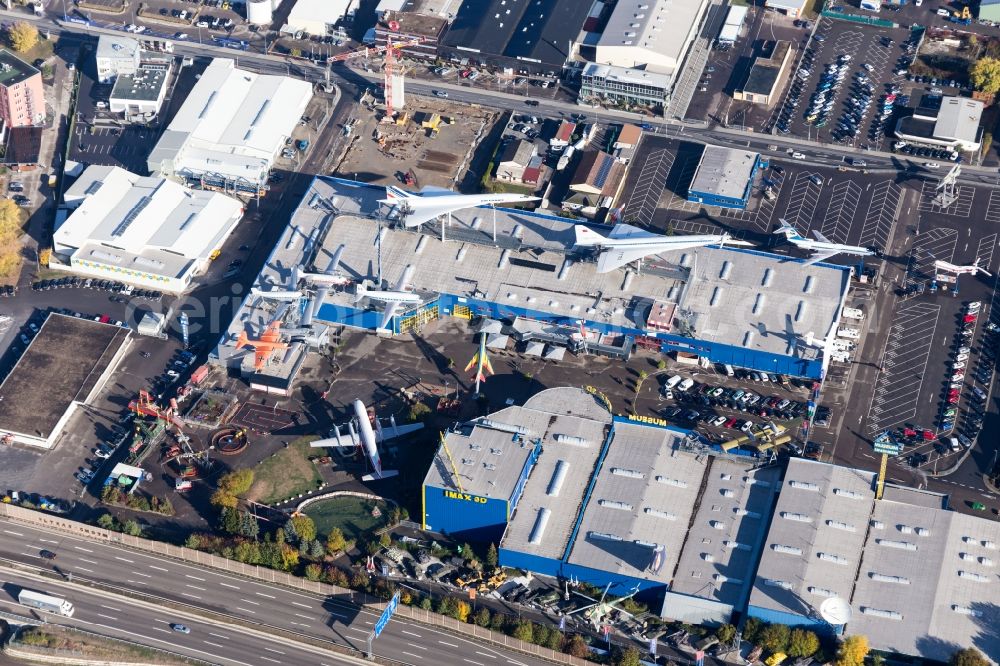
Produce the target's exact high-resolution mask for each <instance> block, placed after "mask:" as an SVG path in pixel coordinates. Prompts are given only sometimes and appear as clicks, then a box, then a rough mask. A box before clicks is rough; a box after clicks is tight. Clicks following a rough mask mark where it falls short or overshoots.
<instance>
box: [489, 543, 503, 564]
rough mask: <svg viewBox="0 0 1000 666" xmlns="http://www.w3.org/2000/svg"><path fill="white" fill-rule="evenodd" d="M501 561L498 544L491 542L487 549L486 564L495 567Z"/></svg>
mask: <svg viewBox="0 0 1000 666" xmlns="http://www.w3.org/2000/svg"><path fill="white" fill-rule="evenodd" d="M499 561H500V557H499V555H498V554H497V545H496V544H495V543H491V544H490V547H489V548H488V549H487V550H486V566H488V567H495V566H496V565H497V563H498V562H499Z"/></svg>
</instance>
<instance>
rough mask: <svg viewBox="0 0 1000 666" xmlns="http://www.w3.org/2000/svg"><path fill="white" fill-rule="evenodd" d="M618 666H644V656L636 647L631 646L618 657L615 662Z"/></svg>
mask: <svg viewBox="0 0 1000 666" xmlns="http://www.w3.org/2000/svg"><path fill="white" fill-rule="evenodd" d="M615 664H616V666H642V655H640V654H639V650H637V649H636V648H635V647H634V646H632V645H630V646H628V647H627V648H625V649H624V650H622V652H621V653H620V654H619V655H618V659H616V660H615Z"/></svg>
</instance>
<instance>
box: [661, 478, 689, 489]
mask: <svg viewBox="0 0 1000 666" xmlns="http://www.w3.org/2000/svg"><path fill="white" fill-rule="evenodd" d="M656 480H657V482H658V483H662V484H664V485H666V486H674V487H675V488H687V487H688V484H687V481H681V480H680V479H670V478H667V477H665V476H658V477H656Z"/></svg>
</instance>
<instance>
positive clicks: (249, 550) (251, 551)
mask: <svg viewBox="0 0 1000 666" xmlns="http://www.w3.org/2000/svg"><path fill="white" fill-rule="evenodd" d="M233 556H234V557H235V558H236V561H238V562H243V563H244V564H259V563H260V546H259V545H258V544H257V542H256V541H246V540H242V541H240V542H239V543H238V544H236V547H235V548H234V549H233Z"/></svg>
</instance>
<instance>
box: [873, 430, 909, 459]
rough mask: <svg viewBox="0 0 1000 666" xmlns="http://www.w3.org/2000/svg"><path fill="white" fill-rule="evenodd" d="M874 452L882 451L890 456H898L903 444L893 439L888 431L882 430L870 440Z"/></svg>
mask: <svg viewBox="0 0 1000 666" xmlns="http://www.w3.org/2000/svg"><path fill="white" fill-rule="evenodd" d="M872 445H873V448H874V449H875V453H884V454H886V455H890V456H898V455H899V454H900V452H901V451H902V450H903V446H902V445H901V444H900V443H899V442H897V441H896V440H895V439H893V437H892V435H891V434H889V433H888V432H883V433H882V434H881V435H879V436H878V437H876V438H875V441H874V442H872Z"/></svg>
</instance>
